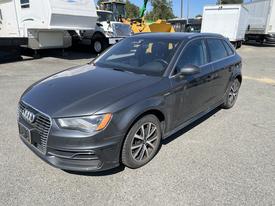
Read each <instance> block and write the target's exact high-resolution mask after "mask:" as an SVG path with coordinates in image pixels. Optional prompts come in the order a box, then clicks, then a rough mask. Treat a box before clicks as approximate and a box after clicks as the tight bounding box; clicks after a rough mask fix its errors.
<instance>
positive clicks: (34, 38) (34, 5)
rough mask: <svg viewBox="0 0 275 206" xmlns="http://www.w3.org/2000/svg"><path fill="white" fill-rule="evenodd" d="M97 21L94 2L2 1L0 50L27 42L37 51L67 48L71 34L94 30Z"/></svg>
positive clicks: (63, 0) (70, 42) (0, 2)
mask: <svg viewBox="0 0 275 206" xmlns="http://www.w3.org/2000/svg"><path fill="white" fill-rule="evenodd" d="M97 18H98V17H97V13H96V7H95V3H94V1H92V0H0V50H1V47H3V45H5V47H8V46H15V45H18V44H25V43H26V44H27V46H28V47H29V48H31V49H34V50H38V49H50V48H67V47H70V46H71V44H72V39H71V36H70V34H69V33H68V31H69V30H85V29H92V28H95V25H96V22H97ZM15 40H16V41H15ZM26 40H27V41H26ZM11 43H12V44H11ZM0 54H1V51H0Z"/></svg>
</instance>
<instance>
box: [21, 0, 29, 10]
mask: <svg viewBox="0 0 275 206" xmlns="http://www.w3.org/2000/svg"><path fill="white" fill-rule="evenodd" d="M20 4H21V8H22V9H25V8H30V0H20Z"/></svg>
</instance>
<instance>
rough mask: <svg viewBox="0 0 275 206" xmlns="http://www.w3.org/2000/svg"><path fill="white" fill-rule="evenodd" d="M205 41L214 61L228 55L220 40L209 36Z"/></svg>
mask: <svg viewBox="0 0 275 206" xmlns="http://www.w3.org/2000/svg"><path fill="white" fill-rule="evenodd" d="M207 43H208V47H209V52H210V57H211V61H216V60H219V59H222V58H224V57H227V56H228V55H227V51H226V49H225V47H224V46H223V43H222V41H221V40H219V39H213V38H210V39H207Z"/></svg>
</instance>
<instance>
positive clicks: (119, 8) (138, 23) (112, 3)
mask: <svg viewBox="0 0 275 206" xmlns="http://www.w3.org/2000/svg"><path fill="white" fill-rule="evenodd" d="M147 3H148V0H144V2H143V6H142V7H141V8H140V14H139V17H138V18H136V19H129V18H125V17H126V9H125V4H126V3H125V1H124V0H106V1H103V2H101V5H100V9H102V10H108V11H112V12H113V14H114V16H115V18H116V19H117V20H119V21H121V22H123V23H124V24H129V25H130V26H131V29H132V31H133V32H134V33H140V32H175V30H174V28H173V26H172V25H171V24H170V23H168V22H167V21H165V20H161V19H159V20H157V21H155V22H152V23H149V22H146V21H145V17H144V15H145V11H146V7H147Z"/></svg>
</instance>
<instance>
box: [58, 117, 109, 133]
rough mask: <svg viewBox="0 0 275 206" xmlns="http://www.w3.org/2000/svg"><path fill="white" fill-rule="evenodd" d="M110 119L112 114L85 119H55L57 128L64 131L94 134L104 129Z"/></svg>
mask: <svg viewBox="0 0 275 206" xmlns="http://www.w3.org/2000/svg"><path fill="white" fill-rule="evenodd" d="M111 118H112V114H103V115H92V116H85V117H73V118H60V119H57V123H58V126H59V127H61V128H64V129H72V130H78V131H82V132H94V131H100V130H103V129H105V128H106V126H107V125H108V123H109V122H110V120H111Z"/></svg>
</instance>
